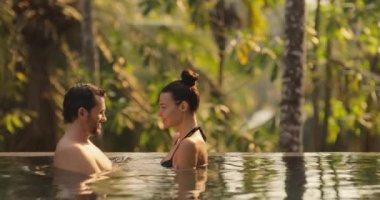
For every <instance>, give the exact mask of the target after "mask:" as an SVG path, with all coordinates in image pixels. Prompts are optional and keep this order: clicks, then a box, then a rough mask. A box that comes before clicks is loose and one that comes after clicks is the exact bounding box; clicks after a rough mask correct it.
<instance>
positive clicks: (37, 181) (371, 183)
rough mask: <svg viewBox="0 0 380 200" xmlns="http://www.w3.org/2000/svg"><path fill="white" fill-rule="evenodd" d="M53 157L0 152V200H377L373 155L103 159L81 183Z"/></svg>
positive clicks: (379, 171)
mask: <svg viewBox="0 0 380 200" xmlns="http://www.w3.org/2000/svg"><path fill="white" fill-rule="evenodd" d="M52 155H53V154H52V153H0V199H73V198H75V199H104V198H106V199H185V197H193V198H194V197H196V198H199V199H256V198H257V199H263V198H264V199H284V198H288V199H357V198H364V199H368V198H370V199H380V154H379V153H304V154H282V153H226V154H211V155H210V156H209V166H208V169H207V170H196V171H187V172H181V173H175V172H173V171H172V170H170V169H165V168H163V167H161V166H160V165H159V162H160V159H161V157H163V156H164V154H163V153H107V155H108V156H109V157H110V158H111V159H112V160H113V161H114V162H115V163H117V164H118V168H117V169H116V170H114V171H113V172H110V173H108V174H103V175H98V176H94V177H85V176H81V175H77V174H72V173H68V172H63V171H54V170H53V168H52V167H51V164H52Z"/></svg>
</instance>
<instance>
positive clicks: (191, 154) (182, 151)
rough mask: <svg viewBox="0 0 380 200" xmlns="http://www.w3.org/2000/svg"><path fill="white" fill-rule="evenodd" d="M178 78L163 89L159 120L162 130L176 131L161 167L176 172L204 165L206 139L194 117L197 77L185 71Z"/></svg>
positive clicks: (196, 105) (197, 96)
mask: <svg viewBox="0 0 380 200" xmlns="http://www.w3.org/2000/svg"><path fill="white" fill-rule="evenodd" d="M181 78H182V79H181V80H176V81H173V82H171V83H169V84H168V85H167V86H166V87H164V88H163V89H162V90H161V93H160V98H159V105H160V111H159V116H160V118H161V119H162V121H163V124H164V128H170V127H173V128H174V129H175V130H176V131H177V135H176V136H175V137H174V138H173V142H172V148H171V150H170V152H169V153H168V154H167V155H166V156H165V158H163V159H162V161H161V165H162V166H164V167H173V168H174V169H176V170H182V169H195V168H199V167H203V166H206V165H207V147H206V136H205V135H204V133H203V131H202V129H201V128H200V127H199V126H198V123H197V118H196V116H195V112H196V111H197V109H198V107H199V92H198V88H197V80H198V74H197V73H195V72H193V71H191V70H184V71H182V73H181Z"/></svg>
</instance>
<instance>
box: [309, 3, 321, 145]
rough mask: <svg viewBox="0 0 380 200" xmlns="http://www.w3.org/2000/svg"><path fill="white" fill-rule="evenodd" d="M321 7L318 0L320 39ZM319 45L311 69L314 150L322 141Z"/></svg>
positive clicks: (316, 45) (317, 36)
mask: <svg viewBox="0 0 380 200" xmlns="http://www.w3.org/2000/svg"><path fill="white" fill-rule="evenodd" d="M320 7H321V0H318V1H317V9H316V11H315V20H314V29H315V32H316V35H315V37H316V38H317V39H318V41H319V20H320V13H321V12H320ZM318 47H319V44H314V48H313V50H314V52H313V53H314V59H315V60H314V64H313V68H312V69H311V75H312V80H311V81H312V83H313V86H314V88H313V92H312V94H311V99H312V100H311V101H312V104H313V121H312V129H311V131H312V135H313V141H314V143H313V145H314V146H313V150H314V151H319V150H320V149H319V146H320V144H319V142H320V139H319V133H320V126H319V112H320V110H319V91H320V88H319V73H318V65H319V62H318Z"/></svg>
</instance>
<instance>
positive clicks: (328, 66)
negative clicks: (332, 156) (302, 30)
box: [320, 39, 332, 151]
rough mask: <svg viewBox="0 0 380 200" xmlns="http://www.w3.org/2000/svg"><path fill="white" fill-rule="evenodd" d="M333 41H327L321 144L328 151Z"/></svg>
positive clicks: (323, 149)
mask: <svg viewBox="0 0 380 200" xmlns="http://www.w3.org/2000/svg"><path fill="white" fill-rule="evenodd" d="M331 48H332V44H331V40H330V39H328V41H327V50H326V56H327V64H326V80H325V98H324V105H325V107H324V117H323V125H322V131H321V142H320V145H321V146H320V150H321V151H326V150H327V149H326V148H327V147H326V143H327V141H326V139H327V134H328V132H329V117H330V115H331V101H330V100H331V84H332V83H331V81H332V80H331V77H332V68H331V67H332V66H331V61H330V58H331Z"/></svg>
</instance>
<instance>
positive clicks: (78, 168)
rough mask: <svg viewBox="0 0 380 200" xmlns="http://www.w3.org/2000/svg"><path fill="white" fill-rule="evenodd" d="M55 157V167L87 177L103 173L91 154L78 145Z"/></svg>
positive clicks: (59, 152) (60, 152) (61, 151)
mask: <svg viewBox="0 0 380 200" xmlns="http://www.w3.org/2000/svg"><path fill="white" fill-rule="evenodd" d="M54 157H55V158H54V166H55V167H57V168H60V169H63V170H68V171H72V172H78V173H81V174H87V175H89V174H93V173H98V172H101V170H100V169H99V167H98V165H97V163H96V160H95V158H94V157H93V156H92V155H91V153H90V152H86V151H85V150H84V149H83V148H82V147H80V146H78V145H74V146H72V147H70V148H65V149H62V150H60V151H58V152H56V155H55V156H54Z"/></svg>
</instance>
